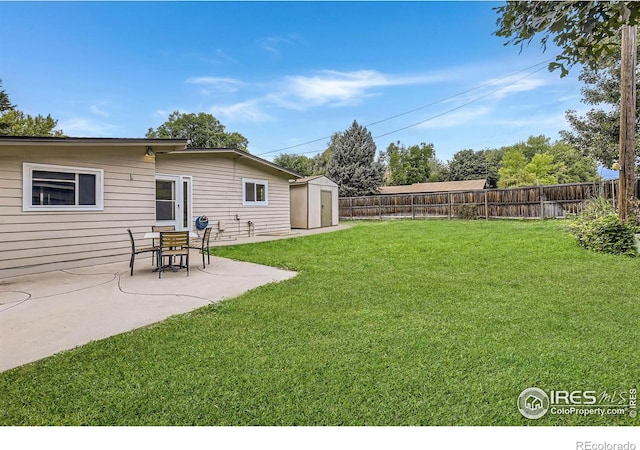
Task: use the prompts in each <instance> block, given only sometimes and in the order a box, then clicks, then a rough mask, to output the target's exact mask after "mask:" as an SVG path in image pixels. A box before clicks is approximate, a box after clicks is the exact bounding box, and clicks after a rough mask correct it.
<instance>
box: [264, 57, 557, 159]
mask: <svg viewBox="0 0 640 450" xmlns="http://www.w3.org/2000/svg"><path fill="white" fill-rule="evenodd" d="M549 61H551V58H550V59H546V60H544V61H541V62H539V63H537V64H534V65H532V66H529V67H526V68H524V69H521V70H518V71H517V72H513V73H511V74H509V75H506V76H504V77H501V78H498V79H495V80H491V81H488V82H486V83H483V84H480V85H478V86H475V87H473V88H471V89H467V90H465V91H462V92H458V93H456V94H453V95H451V96H449V97H445V98H442V99H439V100H436V101H434V102H432V103H428V104H426V105H422V106H418V107H417V108H413V109H411V110H408V111H405V112H402V113H399V114H395V115H393V116H389V117H386V118H384V119H381V120H377V121H374V122H371V123H368V124H365V125H364V127H365V128H366V127H371V126H374V125H378V124H380V123H383V122H387V121H389V120H392V119H397V118H398V117H402V116H406V115H407V114H411V113H414V112H416V111H420V110H422V109H425V108H428V107H430V106H435V105H437V104H440V103H444V102H446V101H449V100H452V99H454V98H456V97H461V96H463V95H465V94H468V93H469V92H473V91H476V90H478V89H482V88H484V87H486V86H490V85H492V84H496V83H497V82H499V81H502V80H506V79H509V78H511V77H513V76H514V75H517V74H519V73H522V72H526V71H529V70H531V69H533V68H535V67H538V66H540V65H542V64H546V63H548V62H549ZM543 68H544V67H541V68H538V69H537V70H535V71H533V72H531V73H529V74H528V75H526V76H524V77H522V78H518V79H517V80H515V81H513V82H511V83H509V84H507V85H505V86H503V87H501V88H500V89H497V90H496V91H492V92H490V93H489V94H487V95H483V96H481V97H478V98H477V99H474V100H472V101H471V102H469V103H465V104H463V105H460V106H458V107H456V108H453V109H451V110H448V111H445V112H443V113H441V114H438V115H436V116H433V117H430V118H428V119H425V120H423V121H421V122H417V123H415V124H413V125H408V126H406V127H403V128H400V129H398V130H395V131H390V132H389V133H385V134H381V135H379V136H374V137H382V136H387V135H389V134H393V133H396V132H398V131H402V130H406V129H407V128H411V127H414V126H416V125H420V124H422V123H424V122H427V121H429V120H433V119H435V118H437V117H440V116H442V115H444V114H447V113H449V112H452V111H455V110H457V109H460V108H462V107H463V106H466V105H468V104H470V103H473V102H475V101H477V100H480V99H482V98H485V97H488V96H489V95H491V94H493V93H495V92H498V91H500V90H502V89H504V88H506V87H508V86H510V85H512V84H514V83H517V82H518V81H520V80H522V79H524V78H527V77H528V76H530V75H533V74H535V73H537V72H539V71H540V70H542V69H543ZM330 138H331V136H324V137H321V138H318V139H313V140H310V141H306V142H302V143H300V144H295V145H290V146H288V147H282V148H278V149H275V150H270V151H267V152H262V153H258V154H257V156H262V155H268V154H270V153H276V152H282V151H285V150H290V149H292V148H297V147H302V146H304V145H309V144H314V143H316V142H320V141H324V140H326V139H330ZM315 152H316V151H315V150H314V151H310V152H300V153H299V154H301V155H302V154H306V153H315Z"/></svg>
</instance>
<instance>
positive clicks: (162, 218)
mask: <svg viewBox="0 0 640 450" xmlns="http://www.w3.org/2000/svg"><path fill="white" fill-rule="evenodd" d="M191 183H192V180H191V177H190V176H184V175H157V176H156V225H173V226H175V228H176V230H191V229H192V225H191V198H192V194H191Z"/></svg>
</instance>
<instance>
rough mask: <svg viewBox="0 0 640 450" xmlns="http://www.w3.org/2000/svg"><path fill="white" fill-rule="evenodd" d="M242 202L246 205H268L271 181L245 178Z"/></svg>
mask: <svg viewBox="0 0 640 450" xmlns="http://www.w3.org/2000/svg"><path fill="white" fill-rule="evenodd" d="M242 204H243V205H245V206H256V205H268V204H269V183H268V182H267V181H265V180H252V179H250V178H243V179H242Z"/></svg>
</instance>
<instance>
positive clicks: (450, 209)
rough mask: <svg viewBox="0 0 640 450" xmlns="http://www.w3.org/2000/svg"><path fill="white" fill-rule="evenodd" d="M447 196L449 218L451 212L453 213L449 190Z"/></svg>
mask: <svg viewBox="0 0 640 450" xmlns="http://www.w3.org/2000/svg"><path fill="white" fill-rule="evenodd" d="M447 197H448V199H449V219H451V214H452V213H453V210H452V205H451V192H449V195H448V196H447Z"/></svg>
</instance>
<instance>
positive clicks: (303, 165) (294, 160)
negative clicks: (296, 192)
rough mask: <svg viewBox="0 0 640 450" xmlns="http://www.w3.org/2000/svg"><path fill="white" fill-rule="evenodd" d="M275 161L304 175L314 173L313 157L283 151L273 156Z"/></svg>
mask: <svg viewBox="0 0 640 450" xmlns="http://www.w3.org/2000/svg"><path fill="white" fill-rule="evenodd" d="M273 162H274V163H276V164H278V165H280V166H282V167H284V168H286V169H289V170H292V171H294V172H296V173H299V174H300V175H302V176H303V177H308V176H309V175H311V174H313V159H311V158H309V157H307V156H305V155H295V154H289V153H281V154H280V155H278V156H276V157H275V158H273Z"/></svg>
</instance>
